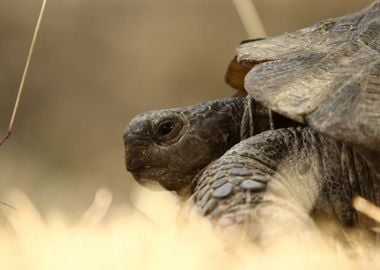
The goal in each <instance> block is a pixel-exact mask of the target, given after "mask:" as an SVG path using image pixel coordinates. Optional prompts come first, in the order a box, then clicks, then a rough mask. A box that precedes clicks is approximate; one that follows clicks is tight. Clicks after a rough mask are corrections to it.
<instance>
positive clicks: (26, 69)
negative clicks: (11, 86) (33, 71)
mask: <svg viewBox="0 0 380 270" xmlns="http://www.w3.org/2000/svg"><path fill="white" fill-rule="evenodd" d="M46 1H47V0H43V2H42V6H41V10H40V14H39V16H38V20H37V23H36V27H35V29H34V33H33V38H32V43H31V45H30V48H29V52H28V57H27V59H26V63H25V67H24V71H23V73H22V77H21V81H20V85H19V88H18V91H17V97H16V101H15V105H14V106H13V112H12V116H11V120H10V121H9V126H8V130H7V132H6V133H5V135H4V137H3V138H2V139H1V141H0V146H1V145H3V144H4V142H5V141H6V140H7V139H8V138H9V137H10V136H11V134H12V129H13V125H14V121H15V118H16V114H17V110H18V107H19V104H20V99H21V95H22V92H23V89H24V84H25V79H26V75H27V74H28V70H29V65H30V61H31V59H32V55H33V51H34V46H35V44H36V40H37V35H38V32H39V30H40V25H41V21H42V17H43V14H44V11H45V6H46Z"/></svg>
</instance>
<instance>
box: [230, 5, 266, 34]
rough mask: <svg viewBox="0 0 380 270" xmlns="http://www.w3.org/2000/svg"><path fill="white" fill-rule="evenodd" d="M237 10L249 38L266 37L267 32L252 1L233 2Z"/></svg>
mask: <svg viewBox="0 0 380 270" xmlns="http://www.w3.org/2000/svg"><path fill="white" fill-rule="evenodd" d="M233 2H234V4H235V7H236V10H237V12H238V13H239V16H240V19H241V21H242V23H243V25H244V28H245V31H246V32H247V34H248V37H249V38H263V37H266V36H267V34H266V31H265V28H264V26H263V23H262V22H261V19H260V17H259V14H258V13H257V10H256V7H255V4H254V3H253V2H252V1H251V0H233Z"/></svg>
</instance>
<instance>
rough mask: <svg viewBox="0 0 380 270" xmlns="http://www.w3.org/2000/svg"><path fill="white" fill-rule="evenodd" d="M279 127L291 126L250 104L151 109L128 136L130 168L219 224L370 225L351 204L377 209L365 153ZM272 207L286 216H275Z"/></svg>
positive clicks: (214, 103)
mask: <svg viewBox="0 0 380 270" xmlns="http://www.w3.org/2000/svg"><path fill="white" fill-rule="evenodd" d="M168 123H169V125H167V124H168ZM274 123H275V127H276V128H281V127H283V128H282V129H276V130H270V131H268V129H269V118H268V115H267V111H266V109H265V108H263V107H262V106H260V105H259V104H256V103H255V102H254V101H253V99H250V98H230V99H222V100H216V101H211V102H205V103H200V104H198V105H195V106H190V107H186V108H179V109H169V110H161V111H153V112H147V113H143V114H141V115H138V116H137V117H136V118H134V119H133V120H132V122H131V123H130V124H129V126H128V127H127V128H126V130H125V133H124V141H125V147H126V150H125V154H126V165H127V169H128V170H129V171H131V172H132V174H133V175H134V177H135V178H136V180H137V181H139V182H140V183H142V184H145V183H146V182H147V180H145V179H148V180H149V181H156V182H158V183H160V184H161V185H162V186H163V187H164V188H166V189H168V190H175V191H177V193H178V194H180V195H182V194H187V195H188V194H190V195H192V201H193V202H194V203H195V205H196V207H197V208H199V209H200V210H201V212H202V213H203V215H205V216H207V217H208V218H209V219H210V220H211V221H212V222H213V223H215V224H216V226H221V227H226V226H227V227H228V226H231V225H239V224H244V225H247V224H248V225H249V226H248V227H249V228H251V227H252V226H253V224H254V225H255V226H254V227H255V228H256V229H254V231H255V232H258V231H261V230H263V231H269V230H266V228H267V224H268V223H269V221H268V220H269V219H271V220H272V221H273V222H274V223H275V224H276V222H277V223H278V224H279V225H280V226H279V227H284V226H283V224H284V223H292V222H298V224H301V225H306V224H309V223H310V220H308V218H309V217H310V216H312V217H317V216H320V215H325V216H328V217H330V218H337V219H338V220H339V221H340V222H341V223H342V224H344V225H346V226H352V225H356V224H364V223H365V222H366V220H365V218H363V217H361V216H359V215H358V213H356V212H355V211H354V209H353V208H352V206H351V201H352V198H353V196H354V195H362V196H363V197H365V198H367V199H368V200H370V201H372V202H374V203H376V204H378V205H379V203H380V198H379V195H380V187H379V182H378V181H377V180H376V177H375V175H374V174H373V172H372V171H371V170H370V169H369V168H368V166H367V164H366V162H365V161H364V160H363V159H362V158H361V156H360V155H359V154H358V153H357V152H356V151H354V150H353V149H352V147H350V146H348V145H346V144H344V143H341V142H338V141H336V140H333V139H330V138H327V137H325V136H323V135H321V134H318V133H316V132H315V131H313V130H312V129H310V128H305V127H297V128H294V127H293V126H296V125H297V124H296V123H294V122H292V121H289V120H287V119H285V118H282V117H281V116H279V115H276V114H275V115H274ZM289 127H290V128H289ZM250 136H252V137H250ZM247 137H249V138H248V139H247ZM239 142H240V143H239ZM234 145H235V146H234ZM231 147H232V148H231ZM229 149H230V150H229ZM273 209H280V210H281V211H277V212H282V213H283V214H285V213H287V214H286V215H283V216H282V217H281V218H279V217H278V216H277V215H274V216H273V215H272V212H273V213H274V211H273ZM264 216H265V218H264ZM260 224H262V226H261V227H262V228H261V229H260V230H257V226H259V225H260ZM239 226H240V225H239ZM259 227H260V226H259ZM251 235H252V234H251ZM262 235H263V234H261V233H259V236H260V237H261V236H262Z"/></svg>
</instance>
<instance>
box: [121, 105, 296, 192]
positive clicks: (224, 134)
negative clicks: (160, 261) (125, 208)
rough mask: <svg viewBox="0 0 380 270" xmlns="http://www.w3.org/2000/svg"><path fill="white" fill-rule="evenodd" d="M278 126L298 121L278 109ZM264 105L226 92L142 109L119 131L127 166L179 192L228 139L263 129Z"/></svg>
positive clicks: (266, 122)
mask: <svg viewBox="0 0 380 270" xmlns="http://www.w3.org/2000/svg"><path fill="white" fill-rule="evenodd" d="M273 121H274V122H275V124H276V126H277V127H288V126H296V125H300V124H298V123H296V122H294V121H292V120H289V119H287V118H284V117H282V116H280V115H278V114H274V115H273ZM269 126H270V119H269V116H268V111H267V109H265V108H263V107H262V106H261V105H259V104H257V103H256V102H254V100H253V99H246V98H227V99H220V100H216V101H210V102H204V103H200V104H198V105H195V106H189V107H186V108H178V109H168V110H159V111H152V112H146V113H142V114H140V115H138V116H136V117H135V118H134V119H132V121H131V123H130V124H129V125H128V127H127V128H126V129H125V131H124V144H125V157H126V166H127V170H128V171H130V172H131V173H132V174H133V176H134V177H135V178H136V180H137V181H138V182H139V183H141V184H144V183H149V182H150V180H153V181H157V182H158V183H159V184H161V185H162V186H163V187H164V188H166V189H168V190H174V191H177V192H178V193H181V194H183V193H184V191H186V190H188V188H189V187H190V184H191V183H192V181H193V179H194V176H195V175H196V174H197V173H199V172H200V171H201V170H202V169H204V168H205V167H206V166H207V165H209V164H210V163H211V162H212V161H213V160H215V159H217V158H219V157H220V156H222V155H223V154H224V153H225V152H226V151H227V150H228V149H230V148H231V147H232V146H233V145H235V144H236V143H238V142H240V141H241V140H243V139H245V138H248V137H250V136H252V135H255V134H259V133H261V132H263V131H265V130H268V129H269Z"/></svg>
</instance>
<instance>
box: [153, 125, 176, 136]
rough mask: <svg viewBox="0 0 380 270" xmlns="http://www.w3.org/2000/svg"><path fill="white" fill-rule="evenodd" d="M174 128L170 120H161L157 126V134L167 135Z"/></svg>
mask: <svg viewBox="0 0 380 270" xmlns="http://www.w3.org/2000/svg"><path fill="white" fill-rule="evenodd" d="M173 129H174V124H173V123H172V122H170V121H167V122H163V123H161V124H160V125H159V126H158V130H157V131H158V132H157V133H158V135H161V136H165V135H168V134H169V133H170V132H171V131H172V130H173Z"/></svg>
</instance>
